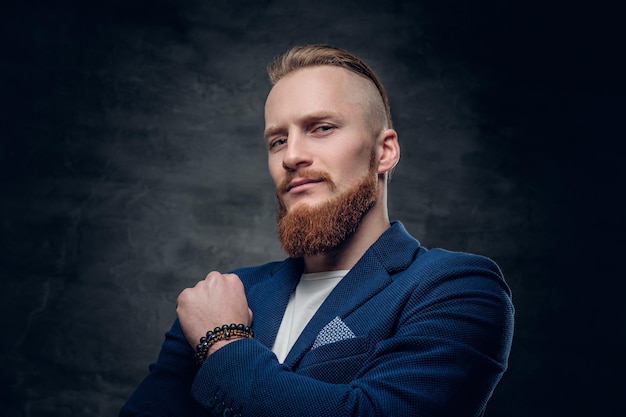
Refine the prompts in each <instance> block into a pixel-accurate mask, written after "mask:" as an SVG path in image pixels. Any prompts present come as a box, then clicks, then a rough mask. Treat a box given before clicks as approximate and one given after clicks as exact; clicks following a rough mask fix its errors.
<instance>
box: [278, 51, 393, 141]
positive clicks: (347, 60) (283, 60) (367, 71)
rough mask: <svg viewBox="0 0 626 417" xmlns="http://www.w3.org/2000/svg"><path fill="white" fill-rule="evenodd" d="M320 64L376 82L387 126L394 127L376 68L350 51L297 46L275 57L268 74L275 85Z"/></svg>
mask: <svg viewBox="0 0 626 417" xmlns="http://www.w3.org/2000/svg"><path fill="white" fill-rule="evenodd" d="M320 65H330V66H335V67H340V68H345V69H347V70H349V71H352V72H354V73H356V74H358V75H360V76H362V77H365V78H367V79H369V80H370V81H371V82H372V83H374V86H375V87H376V89H377V90H378V93H379V94H380V98H381V99H382V102H383V106H384V108H385V117H386V119H387V127H388V128H390V129H391V128H392V123H391V108H390V106H389V98H388V96H387V92H386V91H385V87H383V84H382V83H381V82H380V79H379V78H378V76H377V75H376V73H375V72H374V70H372V69H371V68H370V67H369V66H368V65H367V64H366V63H365V62H364V61H363V60H362V59H361V58H359V57H358V56H356V55H354V54H352V53H350V52H348V51H345V50H343V49H340V48H337V47H334V46H330V45H324V44H312V45H304V46H295V47H293V48H291V49H290V50H288V51H287V52H285V53H284V54H282V55H280V56H279V57H277V58H276V59H274V61H272V63H270V65H269V66H268V67H267V74H268V75H269V78H270V82H271V83H272V85H274V84H276V83H277V82H278V81H279V80H280V79H281V78H283V77H284V76H286V75H287V74H289V73H292V72H294V71H297V70H299V69H302V68H308V67H315V66H320Z"/></svg>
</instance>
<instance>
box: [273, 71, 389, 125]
mask: <svg viewBox="0 0 626 417" xmlns="http://www.w3.org/2000/svg"><path fill="white" fill-rule="evenodd" d="M372 90H373V91H374V94H377V93H376V90H375V86H374V85H373V84H372V83H371V81H369V80H367V79H366V78H364V77H362V76H360V75H357V74H355V73H353V72H352V71H349V70H347V69H344V68H340V67H334V66H317V67H308V68H303V69H299V70H297V71H294V72H292V73H290V74H288V75H286V76H285V77H283V78H281V79H280V80H279V81H278V82H277V83H276V84H275V85H274V87H273V88H272V90H271V91H270V93H269V94H268V97H267V100H266V102H265V119H266V120H265V121H266V123H268V122H270V120H271V119H274V118H276V117H279V116H282V115H285V116H286V115H290V114H296V113H302V112H320V111H349V110H350V109H354V110H358V109H360V110H362V109H363V108H364V106H366V105H367V103H368V101H369V100H371V94H372ZM355 106H358V107H357V108H355Z"/></svg>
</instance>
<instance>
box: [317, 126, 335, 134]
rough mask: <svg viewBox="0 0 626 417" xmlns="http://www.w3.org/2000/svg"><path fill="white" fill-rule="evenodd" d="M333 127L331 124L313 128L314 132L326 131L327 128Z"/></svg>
mask: <svg viewBox="0 0 626 417" xmlns="http://www.w3.org/2000/svg"><path fill="white" fill-rule="evenodd" d="M333 128H334V126H331V125H321V126H317V127H316V128H315V129H314V130H315V131H316V132H321V133H324V132H328V131H329V130H332V129H333Z"/></svg>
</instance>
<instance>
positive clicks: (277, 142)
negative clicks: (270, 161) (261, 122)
mask: <svg viewBox="0 0 626 417" xmlns="http://www.w3.org/2000/svg"><path fill="white" fill-rule="evenodd" d="M285 143H287V139H286V138H280V139H276V140H274V141H272V142H271V143H270V149H272V148H275V147H276V146H280V145H284V144H285Z"/></svg>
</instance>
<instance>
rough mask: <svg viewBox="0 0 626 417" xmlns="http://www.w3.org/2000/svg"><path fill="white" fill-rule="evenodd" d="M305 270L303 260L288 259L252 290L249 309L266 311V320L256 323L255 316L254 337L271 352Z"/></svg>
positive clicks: (263, 318)
mask: <svg viewBox="0 0 626 417" xmlns="http://www.w3.org/2000/svg"><path fill="white" fill-rule="evenodd" d="M302 269H303V265H302V262H301V261H300V260H297V259H292V258H289V259H286V260H285V261H284V262H281V263H279V264H277V266H276V268H275V269H274V270H273V271H272V273H271V274H272V275H271V277H269V278H268V279H266V280H264V281H263V282H261V283H259V284H256V285H254V286H253V287H251V288H250V291H249V292H248V294H247V299H248V306H249V307H250V309H251V310H252V312H253V313H254V312H255V311H262V312H263V317H262V319H261V318H259V320H255V319H254V317H253V328H254V334H255V336H254V337H255V338H256V339H257V340H259V341H260V342H261V343H263V344H264V345H265V346H267V347H269V348H270V349H271V348H272V346H273V345H274V340H275V339H276V335H277V334H278V328H279V327H280V323H281V322H282V320H283V315H284V314H285V309H286V308H287V303H288V302H289V296H290V295H291V293H292V292H293V291H294V290H295V288H296V285H298V281H299V280H300V276H301V275H302Z"/></svg>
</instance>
